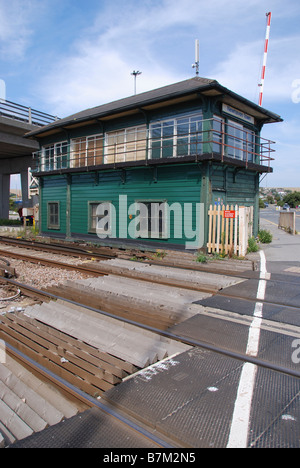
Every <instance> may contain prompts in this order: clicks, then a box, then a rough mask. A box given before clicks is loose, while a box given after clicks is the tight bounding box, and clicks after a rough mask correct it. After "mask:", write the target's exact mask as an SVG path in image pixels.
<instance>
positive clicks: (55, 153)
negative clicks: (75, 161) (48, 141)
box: [41, 141, 68, 171]
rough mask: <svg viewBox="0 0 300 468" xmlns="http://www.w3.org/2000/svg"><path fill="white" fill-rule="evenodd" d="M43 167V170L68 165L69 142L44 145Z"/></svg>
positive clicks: (52, 169)
mask: <svg viewBox="0 0 300 468" xmlns="http://www.w3.org/2000/svg"><path fill="white" fill-rule="evenodd" d="M41 167H42V170H43V171H55V170H57V169H65V168H67V167H68V143H67V142H66V141H63V142H60V143H55V144H53V145H47V146H44V148H43V150H42V158H41Z"/></svg>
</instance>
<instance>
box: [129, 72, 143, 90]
mask: <svg viewBox="0 0 300 468" xmlns="http://www.w3.org/2000/svg"><path fill="white" fill-rule="evenodd" d="M131 74H132V75H133V76H134V95H136V77H137V76H138V75H141V74H142V72H140V71H135V70H133V72H132V73H131Z"/></svg>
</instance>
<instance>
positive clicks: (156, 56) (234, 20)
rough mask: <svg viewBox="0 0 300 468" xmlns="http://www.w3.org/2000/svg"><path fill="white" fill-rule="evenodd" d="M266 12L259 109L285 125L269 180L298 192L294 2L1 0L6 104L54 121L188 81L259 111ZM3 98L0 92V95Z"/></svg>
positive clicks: (270, 128)
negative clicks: (208, 81)
mask: <svg viewBox="0 0 300 468" xmlns="http://www.w3.org/2000/svg"><path fill="white" fill-rule="evenodd" d="M269 11H271V12H272V24H271V35H270V45H269V53H268V62H267V72H266V80H265V88H264V99H263V107H266V108H267V109H269V110H271V111H273V112H275V113H277V114H279V115H281V116H282V118H283V119H284V122H283V123H280V124H272V125H267V126H265V128H264V130H263V134H262V135H263V136H264V137H265V138H269V139H271V140H274V141H276V143H277V144H276V153H275V158H276V160H275V162H274V163H273V167H274V174H273V175H269V176H268V177H267V179H265V180H264V181H263V183H262V186H269V187H272V186H287V187H300V163H299V156H300V138H299V132H300V112H299V111H300V60H299V54H300V28H299V24H300V2H299V0H285V1H282V0H269V1H267V0H248V1H247V2H242V1H241V0H226V1H225V0H210V1H204V0H197V1H196V0H180V1H176V0H0V79H2V80H4V82H5V85H6V99H8V100H10V101H13V102H17V103H20V104H23V105H26V106H31V107H33V108H35V109H38V110H40V111H44V112H48V113H50V114H53V115H57V116H58V117H65V116H67V115H70V114H72V113H74V112H77V111H80V110H83V109H86V108H88V107H94V106H97V105H100V104H104V103H106V102H110V101H113V100H115V99H119V98H122V97H126V96H129V95H132V94H133V90H134V87H133V83H134V82H133V77H132V76H131V72H132V71H133V70H139V71H141V72H142V75H140V76H139V77H138V78H137V92H138V93H139V92H143V91H147V90H150V89H154V88H157V87H160V86H164V85H167V84H171V83H175V82H177V81H181V80H184V79H187V78H191V77H192V76H194V75H195V71H194V70H193V69H192V66H191V65H192V63H193V62H194V60H195V58H194V47H195V39H199V41H200V76H203V77H206V78H213V79H217V80H218V81H219V82H220V83H221V84H222V85H224V86H226V87H228V88H229V89H231V90H233V91H235V92H237V93H239V94H241V95H243V96H244V97H246V98H248V99H250V100H252V101H254V102H256V103H258V95H259V87H258V83H259V82H260V75H261V67H262V59H263V50H264V41H265V32H266V13H267V12H269ZM0 89H1V88H0Z"/></svg>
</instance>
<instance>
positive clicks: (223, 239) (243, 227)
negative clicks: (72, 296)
mask: <svg viewBox="0 0 300 468" xmlns="http://www.w3.org/2000/svg"><path fill="white" fill-rule="evenodd" d="M208 216H209V237H208V243H207V248H208V253H215V252H217V253H219V254H223V253H224V254H225V255H238V256H242V257H243V256H245V255H246V253H247V248H248V240H249V238H250V237H252V235H253V206H251V207H246V206H238V205H235V206H234V205H231V206H229V205H227V206H224V205H222V206H220V205H219V206H212V205H210V209H209V211H208Z"/></svg>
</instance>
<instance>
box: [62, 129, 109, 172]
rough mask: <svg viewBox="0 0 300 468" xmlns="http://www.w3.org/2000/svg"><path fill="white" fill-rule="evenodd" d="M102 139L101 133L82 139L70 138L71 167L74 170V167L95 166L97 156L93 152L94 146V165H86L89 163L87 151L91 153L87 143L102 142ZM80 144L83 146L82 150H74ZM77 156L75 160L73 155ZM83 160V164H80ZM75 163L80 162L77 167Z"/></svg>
mask: <svg viewBox="0 0 300 468" xmlns="http://www.w3.org/2000/svg"><path fill="white" fill-rule="evenodd" d="M103 139H104V135H103V134H102V133H99V134H97V135H88V136H83V137H78V138H72V140H71V158H70V159H71V167H72V168H76V167H87V166H95V165H97V164H96V162H95V161H96V158H97V156H96V155H95V150H96V147H95V146H94V156H93V158H94V164H88V163H89V158H90V155H89V151H91V148H89V142H90V141H94V142H95V141H97V140H102V141H103ZM80 143H82V144H83V145H84V148H83V149H82V150H81V149H80V151H76V150H75V146H76V144H80ZM75 154H76V155H77V158H76V159H75V157H74V155H75ZM102 156H103V147H102ZM82 160H83V162H84V164H81V161H82ZM76 161H77V162H80V164H79V165H76Z"/></svg>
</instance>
